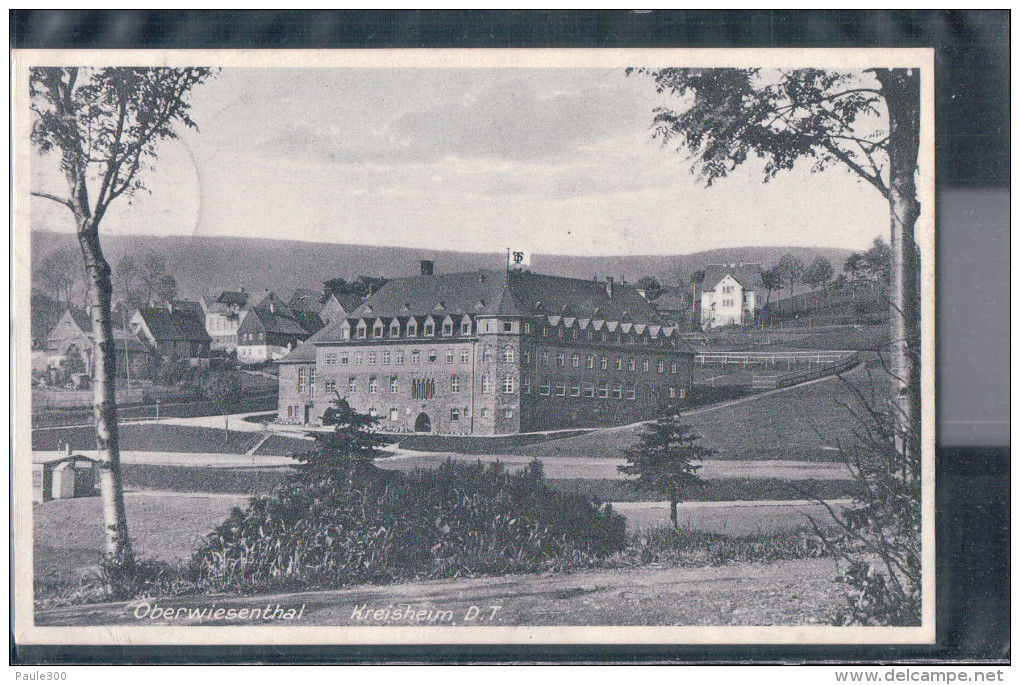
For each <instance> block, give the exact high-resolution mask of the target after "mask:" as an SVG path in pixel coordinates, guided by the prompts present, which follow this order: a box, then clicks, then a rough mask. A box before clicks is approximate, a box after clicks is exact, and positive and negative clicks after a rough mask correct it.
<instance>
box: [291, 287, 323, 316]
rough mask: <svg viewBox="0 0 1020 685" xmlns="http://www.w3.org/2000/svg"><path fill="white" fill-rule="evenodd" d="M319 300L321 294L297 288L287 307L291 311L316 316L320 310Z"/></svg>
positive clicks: (320, 303)
mask: <svg viewBox="0 0 1020 685" xmlns="http://www.w3.org/2000/svg"><path fill="white" fill-rule="evenodd" d="M321 299H322V293H321V292H317V291H315V290H309V289H308V288H298V289H297V290H295V291H294V295H293V296H291V298H290V302H289V303H288V305H289V306H290V308H291V309H296V310H298V311H301V312H305V313H309V314H318V313H319V311H320V310H321V309H322V302H320V301H319V300H321Z"/></svg>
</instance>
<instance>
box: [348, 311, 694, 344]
mask: <svg viewBox="0 0 1020 685" xmlns="http://www.w3.org/2000/svg"><path fill="white" fill-rule="evenodd" d="M478 326H479V330H478V332H480V333H492V332H495V330H496V324H495V323H494V322H493V321H488V320H487V321H481V322H479V323H478ZM455 328H456V329H457V330H458V331H459V333H460V335H471V332H472V324H471V320H470V319H468V318H466V317H465V318H464V319H462V320H461V322H460V324H459V325H457V324H455V323H454V321H453V320H452V319H449V318H447V320H446V321H444V322H443V323H442V325H441V326H438V327H437V326H436V324H435V322H434V321H432V319H431V317H429V318H428V319H426V320H425V323H423V324H422V325H421V326H420V335H421V336H423V337H427V338H431V337H434V336H435V335H436V332H437V329H438V331H439V332H440V334H441V335H443V336H445V337H450V336H452V335H453V334H454V329H455ZM499 328H500V330H501V331H502V332H503V333H512V332H513V331H514V325H513V322H512V321H503V322H501V323H500V324H499ZM523 330H524V334H525V335H530V334H531V323H530V322H527V321H525V322H524V324H523ZM552 331H556V333H555V335H556V337H558V338H566V337H568V336H567V335H566V331H565V329H564V328H561V327H558V326H556V327H549V326H542V337H544V338H548V337H550V336H551V335H553V333H552ZM401 333H403V337H405V338H417V337H418V336H419V326H418V322H417V321H416V320H415V319H413V318H412V319H409V320H408V321H407V323H406V325H404V326H403V327H402V326H401V324H400V320H399V319H393V321H391V322H390V324H389V327H387V326H386V325H385V324H384V323H383V322H382V321H376V322H375V323H374V324H373V325H372V328H371V330H370V329H369V327H368V324H367V323H366V322H365V321H364V320H360V321H359V322H358V324H357V325H356V326H355V327H354V331H353V336H352V331H351V327H350V325H349V324H348V325H344V326H342V327H341V329H340V338H341V340H349V339H351V338H352V337H353V338H355V339H358V340H365V339H367V338H369V337H371V338H384V337H388V338H400V337H401ZM569 337H570V338H571V339H572V340H580V339H581V335H580V331H578V330H577V329H572V330H571V331H570V336H569ZM584 338H585V339H587V340H591V341H593V340H600V341H601V342H605V343H609V342H615V343H618V344H626V345H634V344H641V345H651V344H654V342H653V341H655V340H658V344H659V346H661V347H666V346H669V347H676V339H675V338H674V339H671V340H666V338H665V336H661V335H660V336H657V337H655V338H653V337H652V336H651V334H650V333H644V334H639V335H638V334H634V333H627V334H624V333H623V332H622V331H614V332H610V331H607V330H603V331H594V330H587V331H585V332H584Z"/></svg>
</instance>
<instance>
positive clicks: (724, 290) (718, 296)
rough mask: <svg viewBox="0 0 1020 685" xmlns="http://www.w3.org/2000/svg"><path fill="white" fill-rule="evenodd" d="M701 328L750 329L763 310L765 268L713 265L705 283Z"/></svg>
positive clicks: (757, 265)
mask: <svg viewBox="0 0 1020 685" xmlns="http://www.w3.org/2000/svg"><path fill="white" fill-rule="evenodd" d="M700 290H701V298H700V302H701V327H702V328H718V327H720V326H733V325H736V326H746V325H750V324H753V323H754V320H755V315H756V312H757V311H758V310H759V309H761V306H762V304H763V299H762V297H761V293H762V292H764V286H763V285H762V280H761V264H744V263H729V264H709V265H708V266H707V267H705V279H704V280H703V281H702V282H701V288H700Z"/></svg>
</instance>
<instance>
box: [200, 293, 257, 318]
mask: <svg viewBox="0 0 1020 685" xmlns="http://www.w3.org/2000/svg"><path fill="white" fill-rule="evenodd" d="M201 304H202V308H203V309H204V310H205V311H206V312H213V313H214V314H229V313H233V312H235V311H236V310H238V309H244V308H245V307H247V306H248V293H246V292H244V291H243V290H241V291H236V290H224V291H223V292H222V293H220V294H219V295H205V296H203V297H202V302H201Z"/></svg>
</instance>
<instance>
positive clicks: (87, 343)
mask: <svg viewBox="0 0 1020 685" xmlns="http://www.w3.org/2000/svg"><path fill="white" fill-rule="evenodd" d="M113 339H114V352H115V354H116V358H117V375H118V376H121V377H123V376H126V375H127V374H128V371H129V368H128V360H129V359H130V374H131V377H132V378H144V377H147V376H149V375H150V374H151V372H152V369H153V364H154V362H155V361H156V354H155V351H154V350H153V349H152V347H150V346H149V345H147V344H146V343H144V342H142V341H141V340H139V339H138V337H137V336H136V335H135V334H134V333H133V332H131V331H125V330H124V329H123V328H117V327H114V329H113ZM94 349H95V345H94V342H93V339H92V319H91V317H89V316H88V314H86V313H85V312H83V311H81V310H77V309H68V310H67V311H65V312H64V314H63V315H62V316H61V317H60V319H58V320H57V323H56V325H55V326H54V327H53V330H51V331H50V333H49V335H47V336H46V365H47V367H48V368H51V369H59V368H62V367H64V366H65V365H66V364H67V363H68V361H69V358H70V357H71V356H72V355H76V356H77V357H78V358H79V359H80V361H81V367H82V368H83V373H85V374H86V375H88V376H91V375H92V367H93V351H94Z"/></svg>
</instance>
